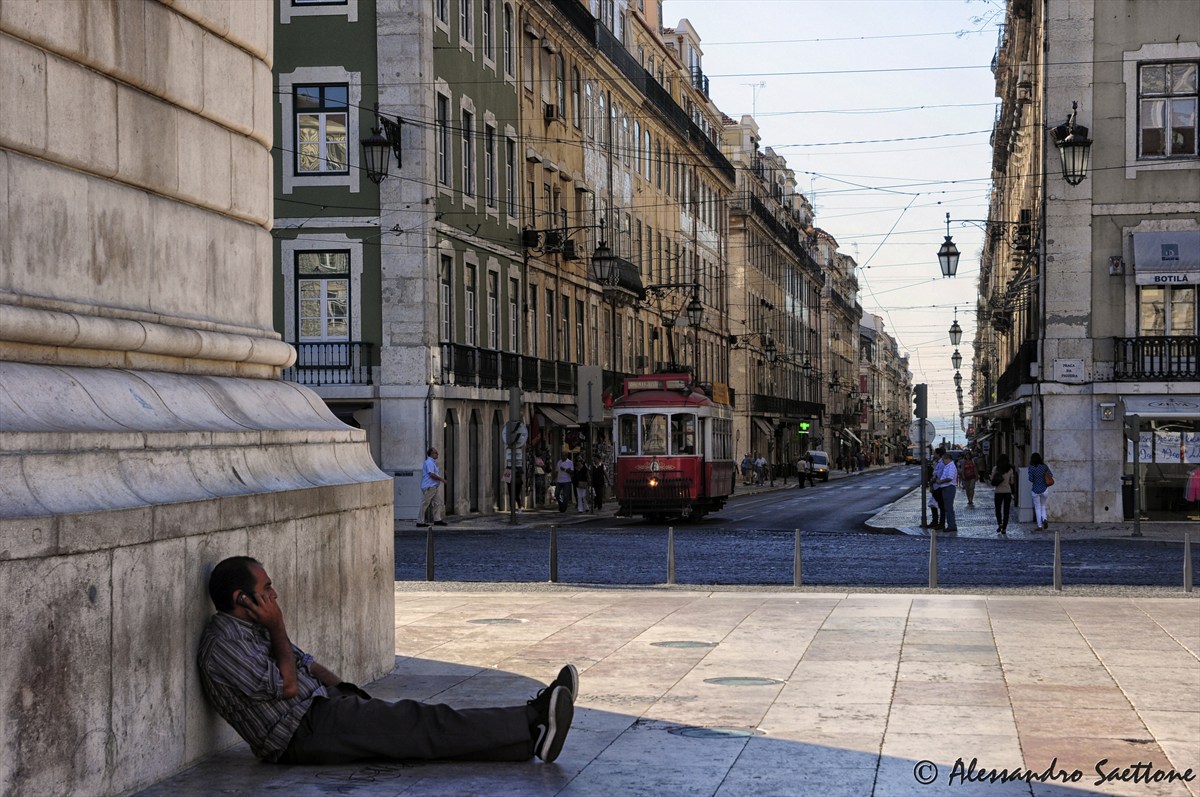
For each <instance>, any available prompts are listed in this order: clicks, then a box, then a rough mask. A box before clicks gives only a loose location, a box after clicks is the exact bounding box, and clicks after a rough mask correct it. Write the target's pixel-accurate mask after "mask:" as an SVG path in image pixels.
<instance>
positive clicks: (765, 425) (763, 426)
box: [750, 418, 775, 437]
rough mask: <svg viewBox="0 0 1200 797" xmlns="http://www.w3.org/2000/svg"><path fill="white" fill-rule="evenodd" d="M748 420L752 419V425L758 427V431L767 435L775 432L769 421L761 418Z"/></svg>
mask: <svg viewBox="0 0 1200 797" xmlns="http://www.w3.org/2000/svg"><path fill="white" fill-rule="evenodd" d="M750 420H752V421H754V425H755V426H757V427H758V431H760V432H762V433H763V434H765V435H766V436H767V437H770V436H771V435H773V434H775V430H774V429H772V428H771V422H770V421H765V420H763V419H762V418H751V419H750Z"/></svg>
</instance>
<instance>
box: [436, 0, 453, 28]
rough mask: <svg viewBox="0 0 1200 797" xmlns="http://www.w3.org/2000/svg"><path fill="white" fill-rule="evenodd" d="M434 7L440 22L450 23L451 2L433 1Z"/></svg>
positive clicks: (446, 0) (443, 0)
mask: <svg viewBox="0 0 1200 797" xmlns="http://www.w3.org/2000/svg"><path fill="white" fill-rule="evenodd" d="M433 7H434V11H435V13H436V14H437V18H438V22H445V23H449V22H450V0H433Z"/></svg>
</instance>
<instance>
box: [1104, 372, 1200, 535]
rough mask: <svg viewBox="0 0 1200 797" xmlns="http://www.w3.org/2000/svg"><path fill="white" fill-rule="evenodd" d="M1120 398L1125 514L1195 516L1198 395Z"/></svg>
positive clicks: (1198, 500)
mask: <svg viewBox="0 0 1200 797" xmlns="http://www.w3.org/2000/svg"><path fill="white" fill-rule="evenodd" d="M1121 403H1122V405H1123V406H1124V431H1125V467H1124V477H1125V478H1124V481H1125V488H1126V489H1125V491H1124V497H1125V501H1126V505H1125V517H1126V518H1127V519H1132V520H1133V521H1134V523H1135V525H1138V524H1140V523H1141V522H1142V521H1143V520H1146V521H1174V522H1188V521H1190V522H1196V521H1200V395H1159V396H1123V397H1121ZM1130 500H1132V504H1133V506H1132V507H1130V506H1129V502H1130ZM1131 510H1132V511H1131Z"/></svg>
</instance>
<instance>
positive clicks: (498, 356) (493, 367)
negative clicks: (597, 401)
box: [442, 343, 632, 396]
mask: <svg viewBox="0 0 1200 797" xmlns="http://www.w3.org/2000/svg"><path fill="white" fill-rule="evenodd" d="M578 369H579V366H578V365H577V364H576V363H572V362H565V361H563V360H542V359H539V358H537V357H528V356H526V355H523V354H512V353H511V352H506V351H494V350H491V349H481V348H478V347H476V346H466V345H463V344H461V343H443V344H442V384H445V385H460V386H464V387H480V388H496V389H504V390H507V389H508V388H510V387H519V388H521V389H522V390H527V391H534V392H539V393H556V394H559V395H564V396H574V395H576V394H577V392H578V389H577V384H578V378H579V377H578ZM627 376H632V374H628V373H623V372H619V371H605V372H604V389H605V390H607V391H609V394H610V395H612V396H618V395H620V394H621V390H622V388H623V387H624V384H625V377H627Z"/></svg>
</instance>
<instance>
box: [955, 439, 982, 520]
mask: <svg viewBox="0 0 1200 797" xmlns="http://www.w3.org/2000/svg"><path fill="white" fill-rule="evenodd" d="M958 476H959V481H961V482H962V488H963V492H965V493H966V494H967V506H968V507H974V506H975V484H976V483H977V482H978V481H979V466H978V465H977V464H975V453H974V452H973V451H972V450H971V449H969V448H968V449H967V450H966V451H964V452H963V458H962V468H960V469H959V473H958Z"/></svg>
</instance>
